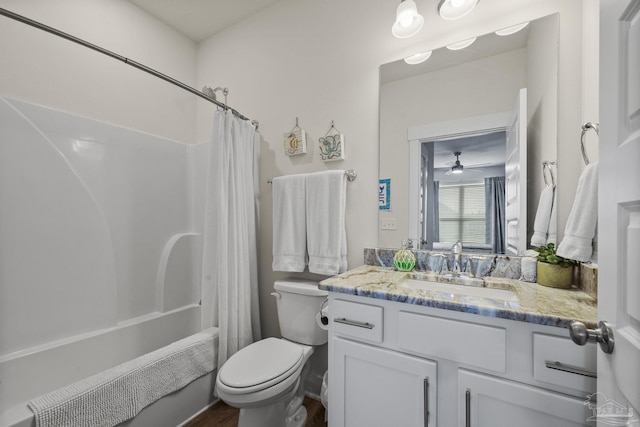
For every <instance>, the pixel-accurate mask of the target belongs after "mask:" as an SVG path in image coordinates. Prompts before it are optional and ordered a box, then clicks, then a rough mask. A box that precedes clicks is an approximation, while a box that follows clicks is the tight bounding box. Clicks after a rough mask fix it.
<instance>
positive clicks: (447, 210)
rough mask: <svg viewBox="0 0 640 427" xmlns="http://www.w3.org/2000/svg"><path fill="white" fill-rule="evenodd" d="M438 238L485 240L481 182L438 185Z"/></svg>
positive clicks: (483, 194) (483, 200) (470, 240)
mask: <svg viewBox="0 0 640 427" xmlns="http://www.w3.org/2000/svg"><path fill="white" fill-rule="evenodd" d="M438 203H439V209H440V241H441V242H456V241H458V240H460V241H462V242H467V243H487V230H486V218H485V217H486V214H485V188H484V184H466V185H449V186H442V187H440V194H439V200H438Z"/></svg>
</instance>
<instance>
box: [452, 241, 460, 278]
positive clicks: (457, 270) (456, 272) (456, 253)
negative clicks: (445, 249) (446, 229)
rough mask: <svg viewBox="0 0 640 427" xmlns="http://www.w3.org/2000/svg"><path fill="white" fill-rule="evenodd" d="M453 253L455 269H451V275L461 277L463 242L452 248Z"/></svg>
mask: <svg viewBox="0 0 640 427" xmlns="http://www.w3.org/2000/svg"><path fill="white" fill-rule="evenodd" d="M451 253H452V254H453V268H452V269H451V273H452V274H453V277H458V276H460V271H461V270H462V268H461V266H460V263H461V259H462V242H461V241H460V240H458V241H457V242H455V243H454V244H453V246H452V247H451Z"/></svg>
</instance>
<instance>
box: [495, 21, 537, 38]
mask: <svg viewBox="0 0 640 427" xmlns="http://www.w3.org/2000/svg"><path fill="white" fill-rule="evenodd" d="M527 25H529V22H528V21H527V22H523V23H522V24H517V25H512V26H510V27H507V28H503V29H501V30H498V31H496V34H497V35H499V36H509V35H511V34H515V33H517V32H518V31H520V30H522V29H523V28H524V27H526V26H527Z"/></svg>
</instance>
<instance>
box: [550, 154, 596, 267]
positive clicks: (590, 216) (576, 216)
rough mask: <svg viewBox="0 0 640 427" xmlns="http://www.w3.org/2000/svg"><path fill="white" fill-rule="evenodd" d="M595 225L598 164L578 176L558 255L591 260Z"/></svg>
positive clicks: (584, 260)
mask: <svg viewBox="0 0 640 427" xmlns="http://www.w3.org/2000/svg"><path fill="white" fill-rule="evenodd" d="M597 224H598V163H591V164H589V165H587V167H586V168H585V169H584V171H582V174H581V175H580V180H579V181H578V188H577V189H576V197H575V200H574V201H573V206H572V207H571V212H569V218H568V219H567V225H566V227H565V229H564V238H563V239H562V242H560V245H559V246H558V250H557V253H558V255H560V256H563V257H565V258H570V259H575V260H578V261H583V262H586V261H589V260H591V254H592V252H593V239H594V238H595V236H596V226H597Z"/></svg>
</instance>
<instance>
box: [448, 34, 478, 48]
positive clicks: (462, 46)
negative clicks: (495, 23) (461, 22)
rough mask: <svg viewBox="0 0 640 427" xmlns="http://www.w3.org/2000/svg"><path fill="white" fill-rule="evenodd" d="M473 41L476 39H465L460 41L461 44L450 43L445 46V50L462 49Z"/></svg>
mask: <svg viewBox="0 0 640 427" xmlns="http://www.w3.org/2000/svg"><path fill="white" fill-rule="evenodd" d="M474 41H476V37H473V38H470V39H467V40H462V41H461V42H457V43H452V44H450V45H447V49H449V50H460V49H464V48H465V47H469V46H471V45H472V44H473V42H474Z"/></svg>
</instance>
